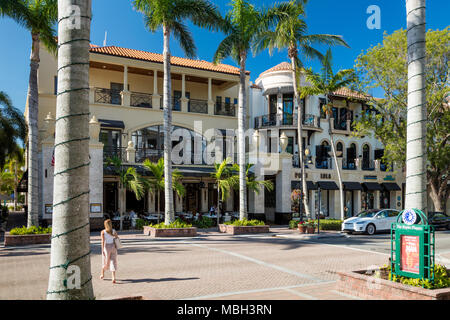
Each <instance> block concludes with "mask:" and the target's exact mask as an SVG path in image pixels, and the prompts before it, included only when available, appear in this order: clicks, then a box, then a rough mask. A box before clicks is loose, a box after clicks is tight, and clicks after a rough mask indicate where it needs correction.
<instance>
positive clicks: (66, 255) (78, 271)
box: [36, 0, 94, 300]
mask: <svg viewBox="0 0 450 320" xmlns="http://www.w3.org/2000/svg"><path fill="white" fill-rule="evenodd" d="M37 2H38V1H36V3H37ZM44 3H45V4H49V3H51V1H45V2H44V1H39V4H41V5H44ZM75 3H76V6H77V8H78V10H75V11H73V7H74V4H75ZM47 9H48V10H50V9H53V7H48V8H47ZM73 12H75V15H74V13H73ZM77 13H78V14H79V15H78V14H77ZM58 18H59V21H58V44H59V46H58V67H59V69H58V90H59V93H58V95H57V99H56V128H55V167H54V169H55V174H54V192H53V220H52V244H51V257H50V276H49V282H48V291H47V299H49V300H60V299H61V300H83V299H93V298H94V292H93V288H92V281H91V280H92V277H91V261H90V252H91V251H90V250H91V248H90V241H89V237H90V230H89V229H90V228H89V225H90V224H89V166H90V163H89V140H90V138H89V42H90V40H89V39H90V26H91V1H90V0H85V1H73V0H58ZM43 19H46V16H44V17H43ZM74 19H76V20H78V21H79V25H75V26H74V24H73V22H74Z"/></svg>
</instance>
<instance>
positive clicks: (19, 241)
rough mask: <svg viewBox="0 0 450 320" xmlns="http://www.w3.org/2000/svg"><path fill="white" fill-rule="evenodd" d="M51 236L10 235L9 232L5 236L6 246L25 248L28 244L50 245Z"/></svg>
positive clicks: (48, 234)
mask: <svg viewBox="0 0 450 320" xmlns="http://www.w3.org/2000/svg"><path fill="white" fill-rule="evenodd" d="M51 238H52V235H51V234H50V233H47V234H25V235H18V236H16V235H10V234H9V232H8V233H6V234H5V247H6V246H26V245H30V244H50V243H51Z"/></svg>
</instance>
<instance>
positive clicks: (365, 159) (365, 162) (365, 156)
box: [362, 144, 370, 170]
mask: <svg viewBox="0 0 450 320" xmlns="http://www.w3.org/2000/svg"><path fill="white" fill-rule="evenodd" d="M362 150H363V151H362V168H363V170H368V169H369V168H370V147H369V145H368V144H365V145H364V146H363V149H362Z"/></svg>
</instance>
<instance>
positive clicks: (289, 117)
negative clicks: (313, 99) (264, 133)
mask: <svg viewBox="0 0 450 320" xmlns="http://www.w3.org/2000/svg"><path fill="white" fill-rule="evenodd" d="M297 119H298V118H297V114H296V113H295V114H290V113H283V114H276V113H271V114H266V115H263V116H259V117H255V129H258V128H262V127H275V126H277V127H278V126H295V127H296V126H297ZM303 125H304V126H306V127H311V128H317V129H320V117H319V116H315V115H312V114H307V115H305V117H304V119H303Z"/></svg>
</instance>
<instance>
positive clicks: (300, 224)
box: [298, 221, 307, 233]
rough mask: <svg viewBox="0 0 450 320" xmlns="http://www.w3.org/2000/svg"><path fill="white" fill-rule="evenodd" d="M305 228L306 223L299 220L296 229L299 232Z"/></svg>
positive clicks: (302, 231) (303, 231) (304, 231)
mask: <svg viewBox="0 0 450 320" xmlns="http://www.w3.org/2000/svg"><path fill="white" fill-rule="evenodd" d="M306 230H307V225H306V223H305V221H300V222H299V223H298V231H300V233H306Z"/></svg>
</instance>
